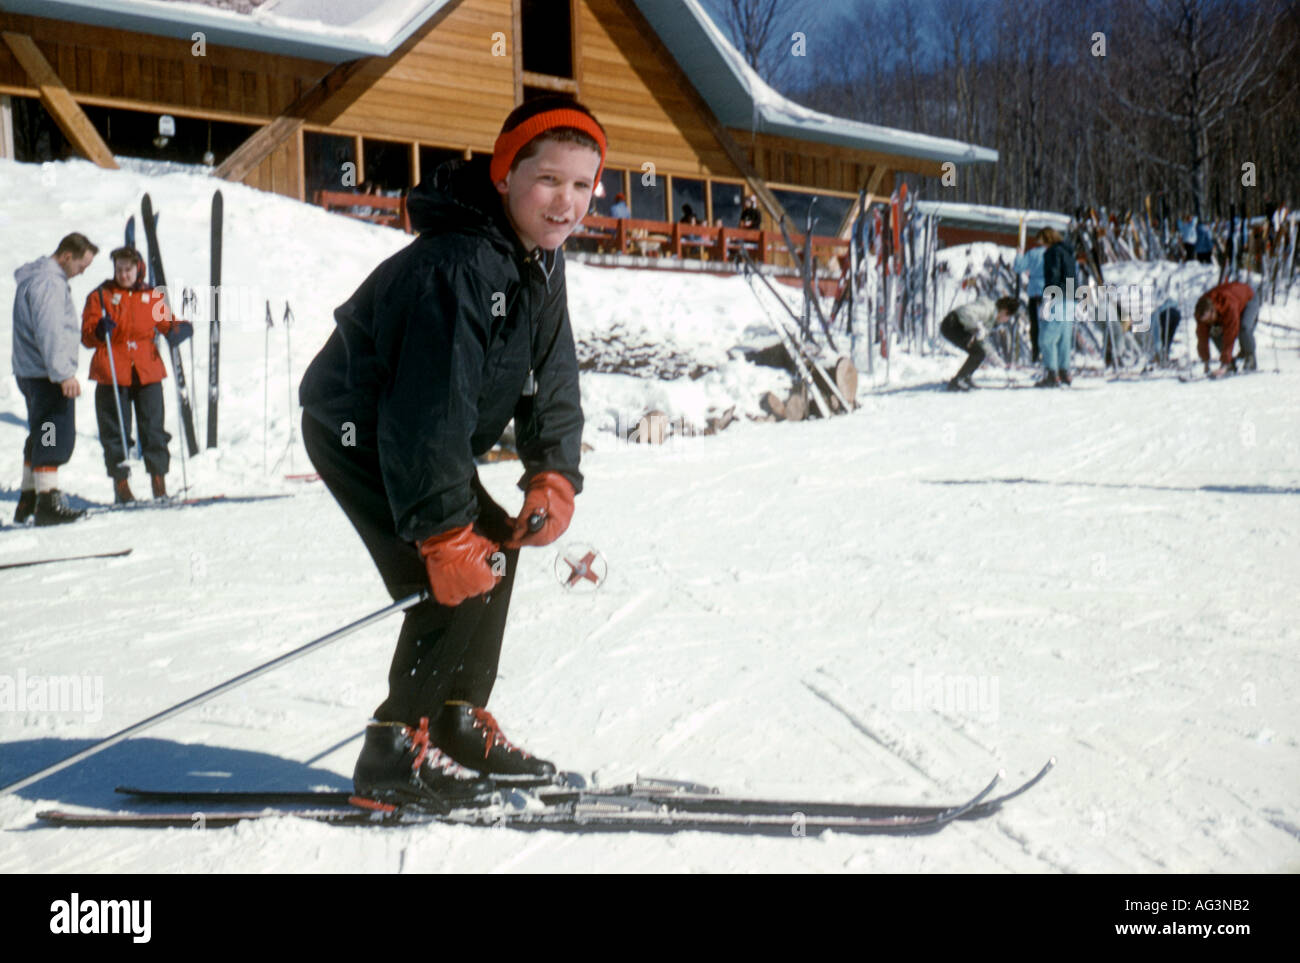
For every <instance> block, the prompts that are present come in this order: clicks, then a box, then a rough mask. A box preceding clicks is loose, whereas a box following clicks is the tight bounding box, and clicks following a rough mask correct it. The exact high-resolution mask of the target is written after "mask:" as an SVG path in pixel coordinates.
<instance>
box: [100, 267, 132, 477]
mask: <svg viewBox="0 0 1300 963" xmlns="http://www.w3.org/2000/svg"><path fill="white" fill-rule="evenodd" d="M99 306H100V308H101V309H102V310H103V312H104V314H103V317H105V318H107V317H108V305H106V304H105V303H104V291H103V289H102V288H101V289H100V291H99ZM109 320H110V321H111V320H112V319H111V318H109ZM104 346H105V347H106V348H108V377H109V379H110V380H111V381H112V382H113V405H114V406H115V407H116V408H117V431H118V434H119V435H121V437H122V460H121V461H120V462H118V467H119V468H121V467H123V466H129V465H130V462H131V453H130V452H129V451H127V450H126V422H125V421H124V420H123V419H122V396H121V395H119V394H118V393H117V365H116V364H114V363H113V332H112V331H106V332H105V333H104Z"/></svg>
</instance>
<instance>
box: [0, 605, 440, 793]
mask: <svg viewBox="0 0 1300 963" xmlns="http://www.w3.org/2000/svg"><path fill="white" fill-rule="evenodd" d="M428 598H429V593H428V592H427V591H424V592H417V593H416V594H415V595H408V596H407V597H406V598H404V599H399V600H398V601H396V602H394V603H393V604H392V605H389V606H386V607H384V608H382V609H379V610H377V611H375V612H372V613H371V614H369V615H367V616H365V617H364V618H361V619H358V620H357V621H355V622H352V623H351V624H349V625H345V626H343V628H341V629H335V630H334V631H333V632H331V633H329V634H328V635H322V636H321V637H320V638H319V639H316V640H314V641H312V642H308V643H307V644H306V645H303V646H299V647H298V648H296V649H294V650H293V651H292V652H286V653H285V654H284V655H281V656H277V657H276V658H274V659H272V660H271V661H270V662H264V663H263V664H262V665H259V666H258V667H257V668H255V669H249V670H248V671H247V672H245V673H243V674H242V675H237V676H235V677H234V678H233V679H230V680H228V681H226V682H223V683H221V684H220V685H218V686H213V687H212V688H211V689H208V690H207V691H206V692H200V693H199V694H198V695H196V696H194V697H193V698H190V699H186V700H185V701H184V702H178V703H177V704H176V705H174V706H172V707H171V708H170V709H164V710H163V711H162V712H159V713H156V714H154V715H152V716H150V717H149V718H148V719H144V720H142V721H140V722H137V723H136V724H135V725H133V726H127V727H126V728H125V729H122V730H121V731H119V732H115V733H113V734H112V735H111V736H108V737H107V738H105V739H101V740H100V741H99V742H96V743H95V744H94V745H90V746H87V747H86V748H85V749H82V750H81V751H80V752H74V753H73V754H72V755H70V756H68V757H67V758H66V759H63V760H61V761H59V762H56V763H54V764H53V765H52V766H46V767H45V768H44V769H40V770H38V771H36V772H34V773H32V774H31V775H30V776H24V777H23V778H22V779H19V780H18V781H17V782H11V783H10V784H9V785H7V786H0V796H4V795H7V794H8V793H11V792H17V791H18V790H19V789H23V788H25V787H27V786H30V785H31V784H32V783H34V782H38V781H40V780H41V779H44V778H45V777H46V776H49V775H53V774H54V773H56V772H58V771H59V770H61V769H66V768H67V767H68V766H71V765H73V764H74V763H78V762H81V761H82V760H83V759H89V758H90V757H91V756H93V755H95V754H96V753H100V752H103V751H104V750H105V749H107V748H109V747H110V746H115V745H117V744H118V743H119V742H122V741H123V740H125V739H128V738H130V737H131V736H133V735H135V734H136V733H138V732H143V731H144V730H146V729H149V728H151V727H153V726H156V725H157V724H158V723H160V722H163V721H164V720H166V719H170V718H172V717H173V716H177V715H180V714H181V713H182V712H185V711H186V710H187V709H193V708H194V707H195V706H197V705H202V704H203V703H205V702H208V701H210V700H212V699H215V698H216V697H217V696H219V695H221V694H222V693H224V692H229V691H230V690H231V689H234V688H237V687H238V686H241V685H243V684H244V683H245V682H248V681H250V680H252V679H255V678H257V677H258V676H259V675H264V674H266V673H267V672H270V671H271V670H272V669H277V668H279V667H280V666H282V665H284V664H286V663H288V662H292V661H293V660H294V659H299V658H302V656H304V655H307V654H308V653H309V652H313V651H315V650H316V649H319V648H322V647H324V646H326V645H329V644H330V643H331V642H337V641H338V640H339V639H341V638H343V637H344V636H346V635H351V634H352V633H353V632H355V631H357V630H358V629H363V628H365V627H366V626H368V625H371V624H373V623H375V622H378V621H379V620H380V619H384V618H387V617H388V616H390V615H392V614H393V613H394V612H401V611H404V610H406V609H409V608H411V606H413V605H418V604H419V603H421V602H423V601H425V600H426V599H428Z"/></svg>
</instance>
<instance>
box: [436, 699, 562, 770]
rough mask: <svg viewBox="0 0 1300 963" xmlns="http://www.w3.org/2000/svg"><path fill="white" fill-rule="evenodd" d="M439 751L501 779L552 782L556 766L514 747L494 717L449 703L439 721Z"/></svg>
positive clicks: (464, 704)
mask: <svg viewBox="0 0 1300 963" xmlns="http://www.w3.org/2000/svg"><path fill="white" fill-rule="evenodd" d="M437 742H438V748H439V749H441V750H442V751H443V752H445V753H447V755H449V756H451V758H453V759H455V760H456V761H457V762H458V763H460V764H461V765H462V766H467V767H468V768H470V769H477V770H478V771H479V772H481V773H482V774H483V775H485V776H493V777H495V778H498V779H503V780H509V779H510V778H512V777H513V778H515V779H549V778H550V777H551V776H554V775H555V765H554V764H553V763H550V762H547V761H546V760H545V759H538V758H536V757H535V756H532V755H530V754H529V753H527V752H525V751H524V750H523V749H520V748H519V747H518V746H516V745H514V744H513V743H511V741H510V740H509V739H507V738H506V737H505V733H503V732H502V731H501V727H500V726H499V725H498V724H497V721H496V719H494V718H492V713H490V712H488V711H487V710H486V709H482V708H479V707H478V706H472V705H468V704H467V703H463V702H449V703H447V705H446V706H445V707H444V708H443V710H442V715H441V716H439V717H438V733H437Z"/></svg>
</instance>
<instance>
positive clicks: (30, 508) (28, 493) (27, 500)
mask: <svg viewBox="0 0 1300 963" xmlns="http://www.w3.org/2000/svg"><path fill="white" fill-rule="evenodd" d="M35 514H36V489H34V488H24V489H23V491H22V493H21V494H20V495H19V496H18V507H17V508H15V509H14V524H15V525H23V524H25V523H26V522H27V519H29V518H31V517H32V516H33V515H35Z"/></svg>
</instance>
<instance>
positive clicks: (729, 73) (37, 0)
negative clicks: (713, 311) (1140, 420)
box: [4, 0, 998, 165]
mask: <svg viewBox="0 0 1300 963" xmlns="http://www.w3.org/2000/svg"><path fill="white" fill-rule="evenodd" d="M4 2H5V7H6V8H7V9H8V10H10V11H11V12H13V13H21V14H27V15H29V16H36V17H44V18H49V19H56V20H70V21H73V22H77V23H88V24H93V25H95V26H101V27H110V28H117V29H121V30H132V31H137V32H140V33H147V34H154V35H157V36H166V37H176V38H178V39H184V40H190V39H192V37H193V34H194V33H195V32H196V31H201V32H202V33H203V34H204V36H205V37H206V39H207V40H208V42H209V43H213V44H216V45H219V46H229V47H236V48H241V49H247V50H257V51H261V52H263V53H268V54H273V55H280V56H291V57H302V58H306V59H309V60H320V61H324V62H327V63H342V62H343V61H346V60H353V59H356V58H357V57H386V56H388V55H389V54H391V53H392V52H393V51H395V50H396V49H397V48H398V47H400V46H401V45H402V44H403V43H405V42H406V40H407V39H408V38H409V37H410V36H411V34H413V33H414V32H415V31H416V30H418V29H419V28H420V26H421V25H422V24H424V23H425V22H427V21H428V19H429V18H430V17H432V16H433V15H434V14H436V13H438V12H439V11H440V10H441V9H442V8H443V7H445V6H447V5H448V4H451V3H455V2H456V0H4ZM633 2H634V3H635V4H636V6H637V8H638V9H639V10H640V11H641V14H642V15H643V16H644V17H645V18H646V20H647V21H648V22H649V23H650V25H651V27H653V29H654V31H655V32H656V33H657V34H658V35H659V38H660V40H662V42H663V43H664V45H665V46H666V47H667V48H668V50H669V52H671V53H672V55H673V57H674V58H676V60H677V62H678V64H679V65H680V66H681V68H682V70H683V72H684V73H685V74H686V76H687V77H688V78H689V80H690V81H691V83H692V84H693V85H694V86H695V88H696V90H698V91H699V93H700V95H701V96H702V97H703V98H704V100H705V102H706V103H708V105H709V107H710V109H711V110H713V112H714V114H715V115H716V116H717V118H718V120H719V121H721V122H722V123H723V124H724V125H725V126H728V127H732V128H738V129H741V130H752V131H755V132H761V133H770V134H774V135H779V136H784V137H789V138H792V139H795V140H802V141H812V142H816V143H824V144H834V145H837V146H841V147H848V148H851V149H854V150H865V151H872V152H875V153H881V154H895V155H902V156H906V157H917V158H923V159H925V160H930V161H936V162H943V161H952V162H954V163H955V164H958V165H964V164H972V163H992V162H996V161H997V159H998V153H997V151H995V150H991V149H990V148H987V147H980V146H978V145H975V144H968V143H964V142H962V141H957V140H952V139H949V138H945V137H933V136H930V135H928V134H918V133H915V132H912V131H906V130H898V129H896V128H892V127H882V126H879V125H876V124H867V123H863V122H861V121H855V120H847V119H845V118H842V117H835V116H833V115H831V114H825V113H822V112H820V111H816V110H810V109H808V108H806V107H802V106H800V105H799V104H796V103H794V102H793V101H791V100H789V99H788V98H786V97H784V96H783V95H781V94H780V93H778V92H777V91H775V90H773V89H772V88H771V87H769V86H768V85H767V84H766V83H764V81H763V80H762V78H760V77H759V76H758V75H757V74H756V73H755V72H754V71H753V70H752V69H750V67H749V66H748V65H747V64H746V63H745V61H744V58H742V57H741V55H740V53H739V52H738V51H737V50H736V49H735V47H733V46H732V45H731V43H730V42H729V41H728V40H727V38H726V37H725V35H724V34H723V33H722V31H721V30H719V29H718V27H717V25H715V24H714V23H713V21H712V20H711V19H710V18H709V16H708V14H707V13H705V11H704V9H703V7H701V6H700V3H699V0H633Z"/></svg>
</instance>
